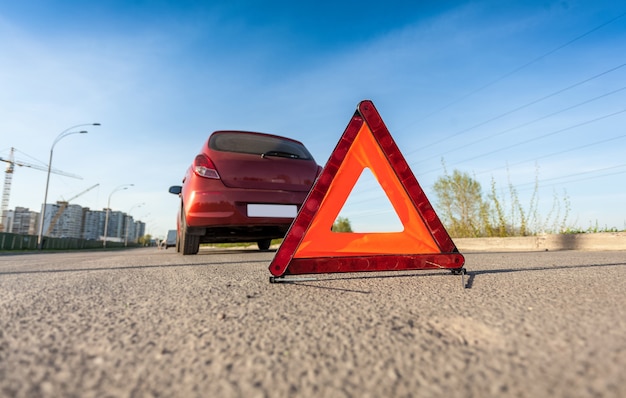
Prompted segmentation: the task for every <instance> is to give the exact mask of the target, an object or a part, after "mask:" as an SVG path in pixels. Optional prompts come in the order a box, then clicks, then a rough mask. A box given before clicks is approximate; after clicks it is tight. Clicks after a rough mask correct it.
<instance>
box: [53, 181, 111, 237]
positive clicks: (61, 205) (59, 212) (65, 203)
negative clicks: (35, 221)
mask: <svg viewBox="0 0 626 398" xmlns="http://www.w3.org/2000/svg"><path fill="white" fill-rule="evenodd" d="M98 185H100V184H96V185H93V186H91V187H89V188H87V189H85V190H84V191H82V192H81V193H79V194H78V195H74V196H72V197H71V198H69V199H68V200H64V201H61V202H57V204H59V209H58V210H57V212H56V214H55V215H54V217H52V220H50V225H49V226H48V230H47V231H46V236H50V232H52V229H53V228H54V226H55V225H56V223H57V221H59V218H61V216H62V215H63V212H64V211H65V209H66V208H67V206H68V205H69V204H70V201H72V200H74V199H76V198H77V197H79V196H80V195H82V194H84V193H87V192H89V191H91V190H92V189H94V188H95V187H97V186H98Z"/></svg>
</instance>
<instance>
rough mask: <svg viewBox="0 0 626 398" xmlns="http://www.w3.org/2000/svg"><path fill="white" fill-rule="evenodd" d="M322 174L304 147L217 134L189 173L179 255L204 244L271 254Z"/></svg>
mask: <svg viewBox="0 0 626 398" xmlns="http://www.w3.org/2000/svg"><path fill="white" fill-rule="evenodd" d="M321 170H322V168H321V167H320V166H319V165H318V164H317V163H316V162H315V160H314V159H313V157H312V156H311V154H310V153H309V151H308V150H307V149H306V148H305V147H304V145H303V144H302V143H301V142H298V141H295V140H292V139H290V138H285V137H279V136H276V135H271V134H263V133H253V132H246V131H216V132H214V133H213V134H211V136H210V137H209V139H208V140H207V142H206V143H205V144H204V146H203V147H202V150H201V152H200V154H198V155H197V156H196V158H195V159H194V161H193V163H192V165H191V166H190V167H189V169H187V172H186V173H185V177H184V178H183V185H182V186H179V185H175V186H172V187H170V189H169V192H170V193H173V194H176V195H179V196H180V198H181V204H180V210H179V217H178V222H177V231H178V234H177V239H176V249H177V250H178V251H179V252H182V254H196V253H198V249H199V247H200V243H224V242H257V244H258V247H259V250H267V249H269V247H270V242H271V240H272V239H275V238H282V237H284V236H285V234H286V233H287V230H288V229H289V226H290V225H291V222H292V221H293V219H294V217H295V216H296V214H297V212H298V210H299V209H300V206H301V205H302V202H304V199H305V198H306V196H307V194H308V193H309V191H310V190H311V187H312V186H313V183H314V182H315V179H316V178H317V176H318V175H319V174H320V172H321Z"/></svg>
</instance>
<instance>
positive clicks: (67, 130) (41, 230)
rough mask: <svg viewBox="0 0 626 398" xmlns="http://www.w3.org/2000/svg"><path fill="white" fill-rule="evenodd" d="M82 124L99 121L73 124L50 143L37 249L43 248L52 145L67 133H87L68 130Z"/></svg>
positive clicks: (89, 124) (95, 124)
mask: <svg viewBox="0 0 626 398" xmlns="http://www.w3.org/2000/svg"><path fill="white" fill-rule="evenodd" d="M83 126H100V123H84V124H77V125H75V126H72V127H69V128H67V129H65V130H63V131H62V132H61V134H59V135H58V136H57V138H56V139H55V140H54V142H53V143H52V147H50V160H48V176H47V177H46V191H45V193H44V196H43V207H42V209H41V215H40V217H39V234H38V236H37V248H38V249H39V250H41V249H43V221H44V218H45V215H46V202H47V201H48V187H49V185H50V171H51V169H52V153H53V152H54V146H55V145H56V144H57V142H59V141H61V139H62V138H65V137H67V136H68V135H71V134H87V130H80V131H70V130H73V129H75V128H77V127H83Z"/></svg>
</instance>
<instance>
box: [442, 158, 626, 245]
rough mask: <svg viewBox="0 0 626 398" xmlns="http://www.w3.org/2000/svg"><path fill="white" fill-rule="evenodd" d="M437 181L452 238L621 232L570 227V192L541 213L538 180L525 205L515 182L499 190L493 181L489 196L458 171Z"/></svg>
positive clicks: (445, 221)
mask: <svg viewBox="0 0 626 398" xmlns="http://www.w3.org/2000/svg"><path fill="white" fill-rule="evenodd" d="M444 170H445V174H444V175H443V176H442V177H439V178H438V179H437V181H436V182H435V184H434V186H433V189H434V191H435V195H436V203H437V205H438V206H437V212H438V214H439V217H440V218H441V221H442V223H443V224H444V225H445V227H446V229H447V230H448V232H449V233H450V235H451V236H452V237H457V238H475V237H507V236H530V235H537V234H540V233H550V234H578V233H596V232H619V230H618V229H617V228H608V227H604V228H602V227H600V226H598V225H597V224H596V225H595V226H590V227H589V228H588V229H580V228H575V227H572V226H571V225H570V224H569V221H568V216H569V215H570V202H569V197H568V196H567V194H566V193H563V195H562V196H559V195H558V194H556V193H555V194H554V197H553V199H552V207H551V210H550V211H549V213H548V214H546V215H542V214H540V213H539V211H538V202H539V196H538V190H539V184H538V180H537V177H535V184H534V190H533V193H532V195H531V198H530V201H529V203H527V204H526V205H524V204H522V203H521V201H520V199H519V195H518V193H517V190H516V188H515V187H514V186H513V184H512V183H511V182H509V183H508V185H507V187H505V188H504V189H499V188H498V187H497V186H496V183H495V181H494V180H493V179H492V180H491V186H490V187H489V191H488V192H487V193H486V194H485V193H483V191H482V187H481V185H480V183H479V182H478V181H476V180H475V179H473V178H472V177H471V176H470V175H469V174H468V173H464V172H461V171H459V170H454V171H453V172H452V174H449V173H448V172H447V170H446V169H445V167H444Z"/></svg>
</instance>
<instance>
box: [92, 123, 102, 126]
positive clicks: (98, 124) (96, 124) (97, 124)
mask: <svg viewBox="0 0 626 398" xmlns="http://www.w3.org/2000/svg"><path fill="white" fill-rule="evenodd" d="M92 126H100V123H92Z"/></svg>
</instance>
